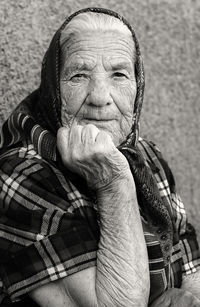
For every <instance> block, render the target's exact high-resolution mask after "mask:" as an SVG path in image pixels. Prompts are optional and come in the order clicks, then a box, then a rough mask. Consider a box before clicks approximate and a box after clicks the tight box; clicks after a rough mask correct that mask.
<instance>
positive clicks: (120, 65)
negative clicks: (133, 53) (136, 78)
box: [111, 61, 134, 72]
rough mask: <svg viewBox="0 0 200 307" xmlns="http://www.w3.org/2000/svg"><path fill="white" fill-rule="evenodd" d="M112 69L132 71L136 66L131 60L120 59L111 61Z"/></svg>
mask: <svg viewBox="0 0 200 307" xmlns="http://www.w3.org/2000/svg"><path fill="white" fill-rule="evenodd" d="M111 67H112V70H120V69H126V70H127V71H129V72H131V71H132V70H133V69H134V67H133V63H132V62H131V61H119V62H115V63H111Z"/></svg>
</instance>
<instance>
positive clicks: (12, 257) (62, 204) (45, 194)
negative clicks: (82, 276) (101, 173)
mask: <svg viewBox="0 0 200 307" xmlns="http://www.w3.org/2000/svg"><path fill="white" fill-rule="evenodd" d="M0 191H1V193H0V210H1V215H0V259H1V261H0V279H1V281H2V283H3V289H4V290H3V291H4V293H6V295H7V296H9V297H10V299H11V300H12V301H15V300H17V299H18V298H19V297H21V296H23V295H25V294H26V293H28V292H30V291H31V290H33V289H34V288H36V287H38V286H41V285H43V284H46V283H49V282H50V281H54V280H57V279H59V278H63V277H65V276H67V275H70V274H72V273H75V272H77V271H80V270H82V269H85V268H87V267H90V266H95V265H96V250H97V242H98V229H97V228H96V229H95V225H96V224H97V223H95V222H94V220H95V218H96V217H95V210H94V209H93V206H92V204H90V203H89V201H88V200H87V199H86V198H85V199H84V197H82V195H80V194H79V192H78V191H77V190H76V189H75V187H74V186H73V185H72V184H71V183H70V182H68V181H67V180H66V179H65V178H64V176H63V175H62V173H61V172H59V170H58V169H56V168H54V167H52V166H50V165H49V164H48V163H46V162H45V161H43V160H42V159H41V158H40V157H37V156H34V155H29V156H27V155H26V157H24V153H23V151H19V152H18V151H17V150H16V151H14V150H13V151H11V152H9V153H8V154H7V155H4V157H2V158H1V159H0ZM0 284H1V283H0Z"/></svg>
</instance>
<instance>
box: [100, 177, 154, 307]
mask: <svg viewBox="0 0 200 307" xmlns="http://www.w3.org/2000/svg"><path fill="white" fill-rule="evenodd" d="M98 207H99V213H100V242H99V248H98V252H97V275H96V295H97V301H98V305H99V306H109V307H112V306H113V307H114V306H115V307H116V306H120V307H122V306H124V307H129V306H137V307H139V306H147V302H148V297H149V287H150V282H149V269H148V258H147V250H146V244H145V240H144V234H143V230H142V225H141V218H140V214H139V209H138V203H137V198H136V191H135V184H134V181H133V178H132V175H131V173H130V172H127V176H124V177H123V178H120V179H117V180H115V182H113V183H112V184H109V186H107V187H106V188H104V189H103V190H101V191H99V192H98ZM105 302H109V305H106V303H105Z"/></svg>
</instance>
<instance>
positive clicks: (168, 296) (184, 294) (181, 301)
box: [150, 288, 200, 307]
mask: <svg viewBox="0 0 200 307" xmlns="http://www.w3.org/2000/svg"><path fill="white" fill-rule="evenodd" d="M150 307H200V300H199V299H198V298H196V297H195V296H194V295H193V294H192V293H190V292H189V291H185V290H182V289H178V288H171V289H169V290H167V291H165V292H164V293H163V294H162V295H161V296H160V297H159V298H157V299H156V300H155V301H154V302H153V303H152V304H151V305H150Z"/></svg>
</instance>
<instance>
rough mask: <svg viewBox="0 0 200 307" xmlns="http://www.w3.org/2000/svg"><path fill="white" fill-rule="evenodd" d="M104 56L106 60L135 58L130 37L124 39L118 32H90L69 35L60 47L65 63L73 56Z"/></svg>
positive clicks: (133, 46)
mask: <svg viewBox="0 0 200 307" xmlns="http://www.w3.org/2000/svg"><path fill="white" fill-rule="evenodd" d="M102 53H103V54H105V55H106V57H107V58H113V57H114V58H115V57H116V58H117V57H120V56H123V57H127V58H129V59H131V60H133V59H134V58H135V45H134V41H133V39H132V36H131V35H130V37H128V36H127V37H126V36H125V35H124V34H122V33H120V32H119V31H106V32H102V31H101V32H100V31H97V30H96V31H90V32H84V31H82V32H80V33H76V34H73V35H71V36H70V37H69V38H68V39H67V40H66V41H65V44H63V46H62V56H63V58H64V60H65V61H67V60H69V58H71V57H72V56H73V55H74V56H75V55H79V56H80V57H81V58H82V57H84V58H88V59H89V58H90V56H91V57H92V56H94V55H96V56H98V55H102Z"/></svg>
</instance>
